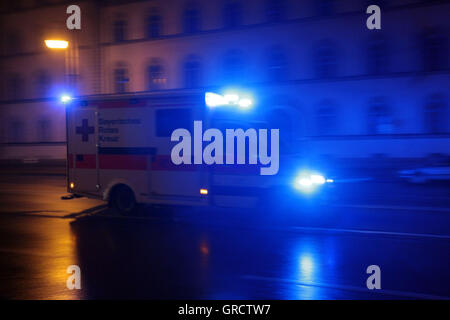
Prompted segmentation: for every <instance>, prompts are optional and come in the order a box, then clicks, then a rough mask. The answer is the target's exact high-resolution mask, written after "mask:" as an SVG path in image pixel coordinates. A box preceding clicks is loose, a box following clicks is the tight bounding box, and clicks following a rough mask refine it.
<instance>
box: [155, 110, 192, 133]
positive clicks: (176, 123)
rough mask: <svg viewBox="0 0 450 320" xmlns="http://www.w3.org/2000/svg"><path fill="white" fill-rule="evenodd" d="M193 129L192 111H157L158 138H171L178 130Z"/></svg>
mask: <svg viewBox="0 0 450 320" xmlns="http://www.w3.org/2000/svg"><path fill="white" fill-rule="evenodd" d="M191 127H192V115H191V110H190V109H187V108H177V109H162V110H157V111H156V136H157V137H170V136H171V135H172V132H173V131H174V130H175V129H178V128H184V129H187V130H190V129H191Z"/></svg>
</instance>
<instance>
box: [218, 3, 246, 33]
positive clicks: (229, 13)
mask: <svg viewBox="0 0 450 320" xmlns="http://www.w3.org/2000/svg"><path fill="white" fill-rule="evenodd" d="M223 20H224V26H225V28H230V29H231V28H236V27H238V26H240V25H241V24H242V4H241V2H240V1H237V0H227V1H226V3H225V6H224V8H223Z"/></svg>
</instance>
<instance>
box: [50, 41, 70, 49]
mask: <svg viewBox="0 0 450 320" xmlns="http://www.w3.org/2000/svg"><path fill="white" fill-rule="evenodd" d="M45 45H46V46H47V47H48V48H50V49H66V48H67V47H68V46H69V42H68V41H65V40H45Z"/></svg>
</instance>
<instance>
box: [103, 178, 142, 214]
mask: <svg viewBox="0 0 450 320" xmlns="http://www.w3.org/2000/svg"><path fill="white" fill-rule="evenodd" d="M109 205H110V207H112V208H113V209H114V210H116V211H117V212H118V213H120V214H122V215H128V214H131V213H132V212H133V211H134V210H135V209H136V198H135V196H134V193H133V190H131V189H130V188H129V187H127V186H126V185H124V184H120V185H117V186H115V187H114V188H113V190H111V195H110V199H109Z"/></svg>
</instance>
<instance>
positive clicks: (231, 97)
mask: <svg viewBox="0 0 450 320" xmlns="http://www.w3.org/2000/svg"><path fill="white" fill-rule="evenodd" d="M205 103H206V105H207V106H208V107H209V108H215V107H223V106H237V107H239V108H241V109H248V108H249V107H251V106H252V105H253V101H252V99H250V98H249V97H247V96H245V97H241V96H239V94H237V93H235V92H228V93H226V94H224V95H220V94H218V93H214V92H206V93H205Z"/></svg>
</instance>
